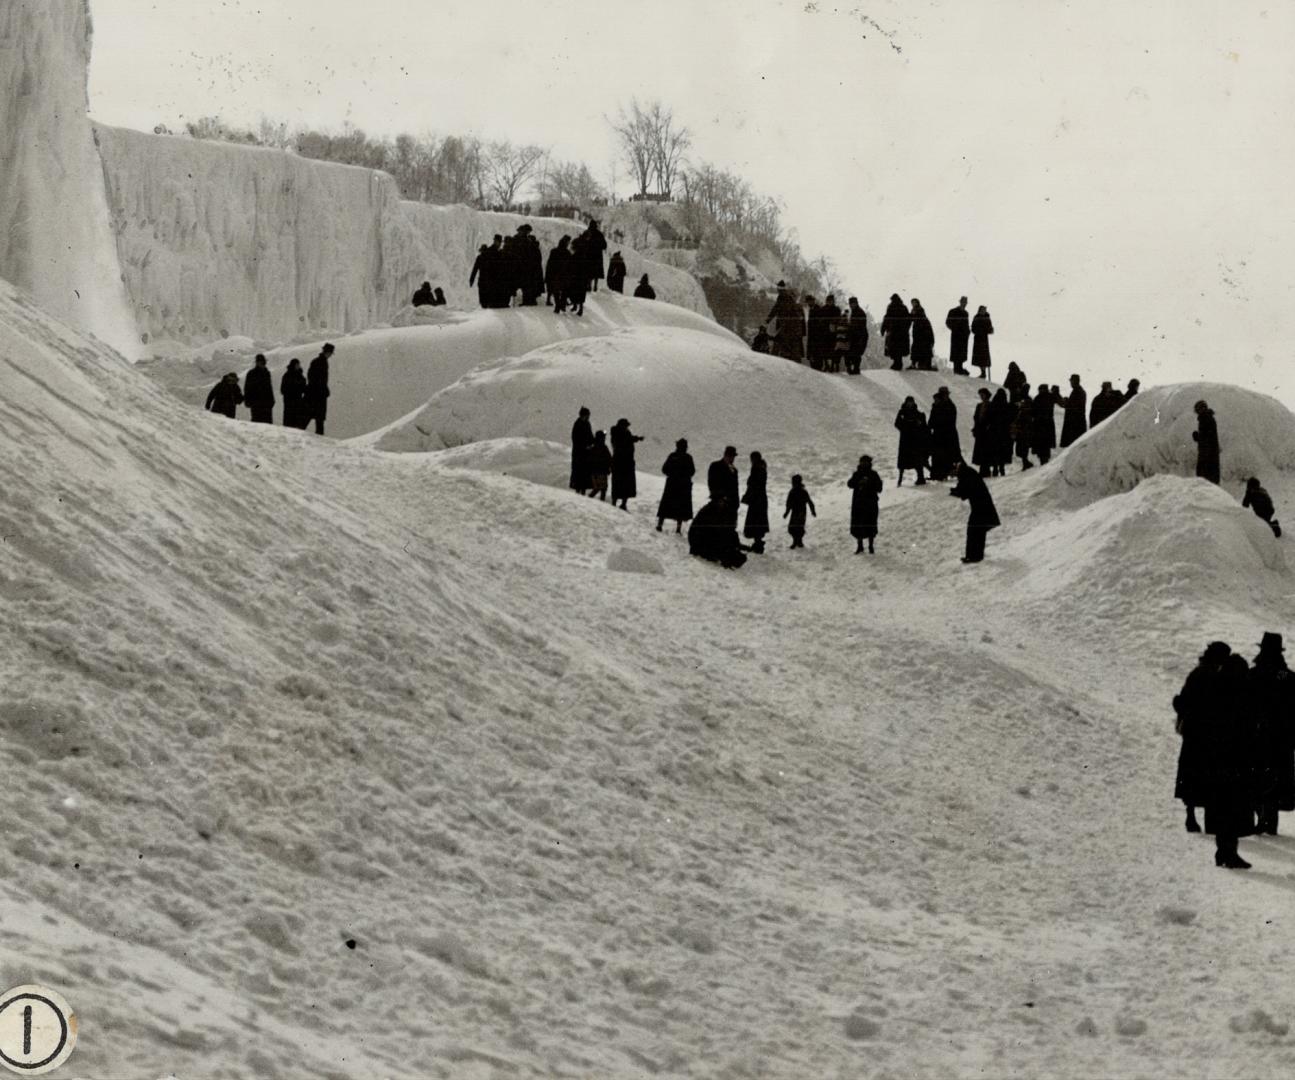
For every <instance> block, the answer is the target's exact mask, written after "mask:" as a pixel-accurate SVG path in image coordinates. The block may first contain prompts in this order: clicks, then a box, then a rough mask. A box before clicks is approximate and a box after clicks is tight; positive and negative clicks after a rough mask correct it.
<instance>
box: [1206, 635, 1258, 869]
mask: <svg viewBox="0 0 1295 1080" xmlns="http://www.w3.org/2000/svg"><path fill="white" fill-rule="evenodd" d="M1250 680H1251V673H1250V665H1249V664H1247V663H1246V660H1245V657H1244V656H1239V655H1238V654H1237V653H1233V654H1232V655H1231V656H1229V657H1227V658H1226V659H1224V661H1223V663H1222V665H1221V666H1220V668H1219V674H1218V682H1217V684H1216V685H1217V697H1216V698H1215V699H1214V702H1213V708H1212V710H1211V714H1212V715H1211V716H1210V724H1209V728H1208V730H1207V738H1206V744H1205V753H1206V759H1205V760H1206V765H1207V770H1208V771H1207V774H1206V784H1205V797H1206V802H1205V831H1206V832H1212V833H1213V834H1214V846H1215V850H1214V865H1215V866H1222V867H1224V868H1226V869H1228V870H1249V869H1250V864H1249V863H1248V862H1246V861H1245V859H1243V858H1241V856H1240V854H1239V853H1238V852H1237V841H1238V840H1239V839H1240V838H1241V837H1243V836H1249V835H1251V834H1252V833H1253V832H1254V831H1255V829H1254V824H1255V818H1254V805H1253V804H1254V797H1255V789H1254V785H1255V757H1254V750H1255V730H1256V725H1255V716H1254V698H1253V695H1252V692H1251V691H1252V687H1251V681H1250Z"/></svg>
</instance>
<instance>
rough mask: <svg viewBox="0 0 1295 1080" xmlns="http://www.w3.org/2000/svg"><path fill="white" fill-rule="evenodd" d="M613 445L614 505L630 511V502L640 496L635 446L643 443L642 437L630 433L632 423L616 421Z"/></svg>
mask: <svg viewBox="0 0 1295 1080" xmlns="http://www.w3.org/2000/svg"><path fill="white" fill-rule="evenodd" d="M610 438H611V444H612V504H613V505H615V504H616V503H620V508H621V509H622V510H629V506H628V505H627V503H628V501H629V500H630V499H632V498H634V497H635V496H636V495H638V474H637V473H636V472H635V470H634V444H635V443H641V442H642V441H643V436H642V435H635V434H634V433H633V432H632V431H630V422H629V421H628V420H626V419H625V418H624V417H621V418H620V419H619V420H617V421H616V423H615V425H614V426H613V427H612V431H611V436H610Z"/></svg>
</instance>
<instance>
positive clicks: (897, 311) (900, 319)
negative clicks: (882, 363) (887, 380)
mask: <svg viewBox="0 0 1295 1080" xmlns="http://www.w3.org/2000/svg"><path fill="white" fill-rule="evenodd" d="M908 323H909V314H908V309H907V308H905V307H904V302H903V301H902V300H891V302H890V303H889V304H888V305H887V306H886V314H885V315H884V316H883V317H882V320H881V336H882V337H883V338H885V339H886V350H885V351H886V355H887V356H888V357H890V361H891V363H890V366H891V369H892V370H893V371H899V370H900V369H902V368H903V366H904V357H906V356H907V355H908Z"/></svg>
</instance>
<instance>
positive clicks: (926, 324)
mask: <svg viewBox="0 0 1295 1080" xmlns="http://www.w3.org/2000/svg"><path fill="white" fill-rule="evenodd" d="M908 319H909V323H910V325H911V327H912V331H913V348H912V353H911V354H910V366H911V367H913V368H915V369H917V370H918V371H934V370H935V328H934V327H932V326H931V320H930V319H928V318H927V317H926V312H925V311H923V310H922V302H921V301H920V300H914V301H913V310H912V311H911V312H910V313H909V316H908Z"/></svg>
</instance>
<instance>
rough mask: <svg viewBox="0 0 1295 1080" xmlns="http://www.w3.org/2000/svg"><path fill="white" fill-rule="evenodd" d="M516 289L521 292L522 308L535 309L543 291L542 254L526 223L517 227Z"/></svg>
mask: <svg viewBox="0 0 1295 1080" xmlns="http://www.w3.org/2000/svg"><path fill="white" fill-rule="evenodd" d="M515 254H516V259H517V287H518V288H519V289H521V291H522V306H523V307H535V306H537V305H538V303H539V297H540V293H542V292H543V291H544V253H543V252H542V251H540V242H539V241H538V240H536V239H535V230H534V229H532V228H531V226H530V225H528V224H527V223H526V222H522V224H520V225H518V226H517V242H516V252H515Z"/></svg>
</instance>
